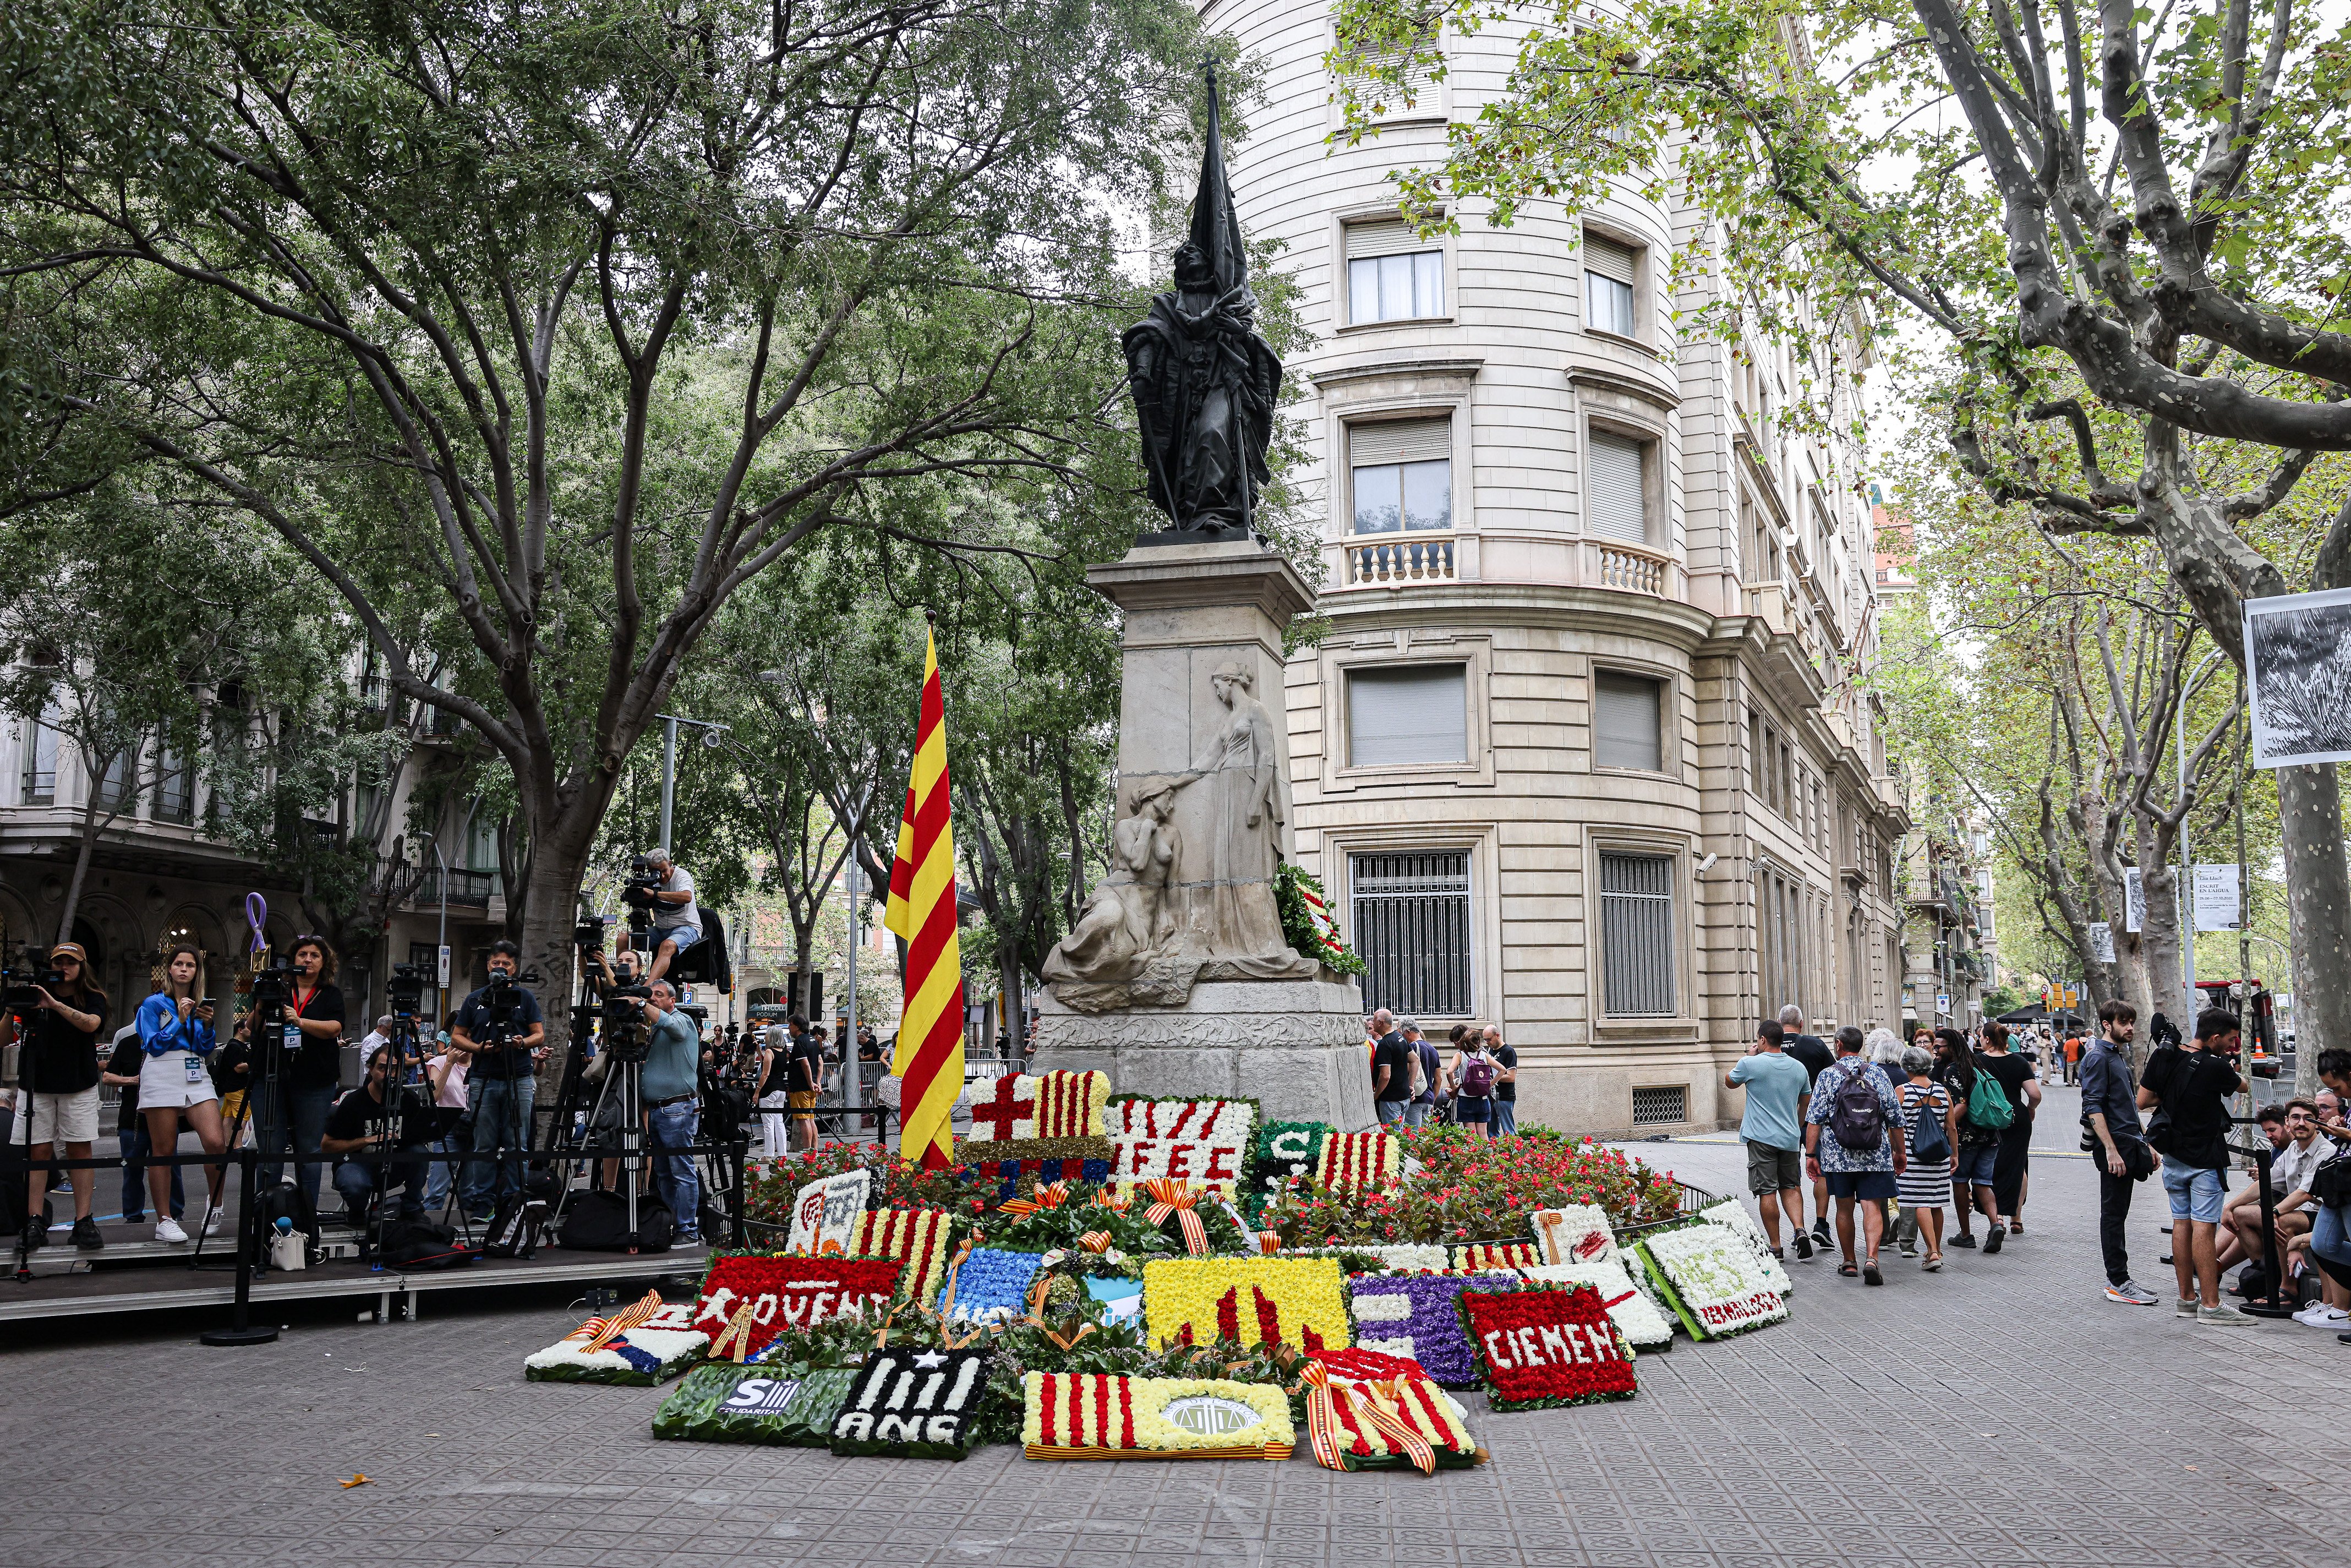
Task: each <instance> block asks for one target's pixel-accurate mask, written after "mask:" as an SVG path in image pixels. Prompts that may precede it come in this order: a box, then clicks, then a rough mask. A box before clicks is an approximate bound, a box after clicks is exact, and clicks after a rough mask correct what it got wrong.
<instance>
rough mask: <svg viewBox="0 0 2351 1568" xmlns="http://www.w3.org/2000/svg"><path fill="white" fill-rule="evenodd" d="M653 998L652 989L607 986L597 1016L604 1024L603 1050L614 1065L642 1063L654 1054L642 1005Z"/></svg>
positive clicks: (602, 1031)
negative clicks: (639, 1004)
mask: <svg viewBox="0 0 2351 1568" xmlns="http://www.w3.org/2000/svg"><path fill="white" fill-rule="evenodd" d="M652 996H653V988H652V987H651V986H608V987H606V988H604V1005H603V1008H602V1009H601V1011H600V1012H599V1013H598V1015H597V1016H598V1018H599V1019H601V1021H602V1023H603V1026H604V1027H603V1029H602V1030H601V1034H600V1037H599V1038H600V1040H601V1049H602V1050H603V1051H604V1052H605V1053H606V1054H608V1055H609V1056H611V1059H612V1060H613V1061H643V1060H644V1059H645V1057H646V1056H647V1055H648V1054H649V1053H650V1052H651V1051H652V1050H653V1037H652V1035H651V1034H650V1033H649V1032H648V1031H647V1030H646V1029H645V1015H644V1009H642V1008H640V1007H638V1006H637V1004H638V1003H639V1002H641V1001H644V1000H647V999H649V998H651V997H652Z"/></svg>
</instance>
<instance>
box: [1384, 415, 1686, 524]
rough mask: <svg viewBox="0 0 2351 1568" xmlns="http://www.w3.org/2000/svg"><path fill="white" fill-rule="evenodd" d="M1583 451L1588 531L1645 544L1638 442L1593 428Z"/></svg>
mask: <svg viewBox="0 0 2351 1568" xmlns="http://www.w3.org/2000/svg"><path fill="white" fill-rule="evenodd" d="M1587 452H1588V454H1589V458H1590V465H1591V469H1592V473H1591V476H1590V481H1589V486H1588V487H1589V490H1590V493H1591V497H1592V518H1591V530H1590V531H1591V532H1593V533H1594V534H1597V535H1599V536H1600V537H1601V538H1611V539H1623V540H1624V541H1625V543H1627V544H1636V545H1646V544H1647V543H1648V542H1649V519H1648V507H1647V506H1646V503H1645V500H1644V498H1643V496H1642V493H1641V444H1640V443H1639V442H1637V441H1635V440H1633V439H1632V438H1631V437H1630V436H1624V435H1617V434H1612V433H1611V432H1608V431H1604V430H1595V431H1593V433H1592V439H1591V441H1590V443H1589V444H1588V446H1587ZM1357 461H1358V462H1360V461H1362V460H1361V459H1360V458H1359V459H1357Z"/></svg>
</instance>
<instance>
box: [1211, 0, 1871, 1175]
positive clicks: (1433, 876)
mask: <svg viewBox="0 0 2351 1568" xmlns="http://www.w3.org/2000/svg"><path fill="white" fill-rule="evenodd" d="M1203 16H1204V17H1205V19H1206V21H1207V25H1208V26H1210V27H1211V28H1213V29H1215V30H1217V31H1220V32H1227V33H1229V34H1231V35H1233V36H1234V37H1237V38H1238V41H1239V43H1240V45H1241V47H1242V49H1243V51H1244V52H1245V53H1246V54H1247V55H1248V56H1249V57H1252V58H1254V59H1255V60H1257V61H1259V63H1261V64H1262V65H1263V67H1264V68H1266V72H1267V75H1266V97H1265V99H1264V100H1263V101H1262V102H1261V103H1259V104H1258V105H1257V106H1256V107H1255V109H1254V110H1253V112H1252V113H1251V115H1250V117H1249V136H1248V137H1247V139H1246V140H1244V141H1242V142H1240V143H1239V144H1238V147H1237V148H1236V149H1235V151H1234V154H1233V159H1232V163H1231V170H1232V178H1233V185H1234V190H1235V193H1236V196H1237V199H1238V203H1239V205H1240V211H1241V218H1242V223H1243V226H1244V228H1245V230H1246V231H1247V232H1248V234H1249V235H1250V236H1251V238H1252V240H1253V241H1255V240H1258V239H1262V238H1268V237H1271V238H1277V239H1279V240H1280V241H1281V242H1282V243H1283V246H1284V250H1283V252H1282V255H1281V256H1280V261H1279V263H1278V264H1277V265H1279V266H1280V267H1283V268H1284V269H1286V270H1288V271H1289V272H1290V273H1291V274H1292V276H1293V277H1295V278H1296V280H1297V282H1298V284H1299V285H1300V286H1301V293H1302V297H1303V298H1302V301H1301V303H1302V307H1303V311H1304V316H1305V320H1306V324H1307V325H1308V327H1309V328H1310V329H1311V330H1312V332H1313V334H1314V344H1313V347H1312V348H1311V350H1309V351H1307V352H1306V353H1304V354H1302V355H1300V356H1298V357H1296V358H1295V359H1294V360H1293V361H1292V362H1291V363H1290V366H1289V367H1288V371H1289V376H1290V382H1289V385H1290V397H1291V398H1292V400H1293V401H1292V402H1291V404H1290V412H1291V413H1293V414H1294V415H1296V416H1298V417H1299V418H1301V420H1302V421H1303V422H1304V424H1305V427H1306V430H1307V434H1308V441H1309V446H1310V449H1311V453H1312V455H1313V461H1312V463H1311V467H1310V469H1309V471H1308V472H1307V473H1306V474H1305V476H1303V478H1304V493H1305V495H1306V496H1307V497H1309V500H1310V503H1311V505H1312V506H1313V507H1315V508H1316V509H1317V510H1319V512H1320V513H1321V516H1322V530H1323V538H1324V547H1323V570H1324V580H1323V582H1322V585H1321V589H1322V591H1321V600H1320V605H1319V609H1320V612H1321V613H1322V615H1323V616H1324V617H1326V618H1327V621H1328V623H1329V631H1328V635H1327V636H1325V637H1324V638H1323V639H1322V641H1321V643H1320V644H1319V645H1318V646H1316V647H1313V648H1311V649H1310V650H1306V651H1303V652H1301V653H1298V654H1297V655H1295V656H1294V657H1293V658H1292V659H1291V660H1290V663H1289V665H1288V669H1287V685H1288V712H1289V727H1290V754H1291V755H1290V769H1291V776H1292V789H1293V796H1294V809H1293V813H1292V815H1293V823H1292V829H1293V836H1294V839H1295V852H1296V854H1297V856H1298V857H1299V859H1300V860H1301V863H1303V864H1304V865H1305V866H1306V867H1307V869H1309V870H1311V871H1312V872H1314V873H1316V874H1317V875H1319V876H1320V877H1321V878H1322V881H1323V883H1324V884H1325V887H1326V889H1327V890H1328V891H1329V892H1330V893H1331V894H1332V895H1333V897H1334V902H1335V906H1336V907H1337V908H1338V909H1339V910H1340V912H1341V915H1342V919H1343V924H1344V925H1345V928H1346V933H1347V935H1348V936H1349V938H1350V940H1352V941H1353V942H1354V943H1355V944H1356V945H1357V946H1358V947H1359V948H1360V949H1361V950H1363V951H1364V955H1365V956H1366V958H1367V959H1368V960H1369V962H1370V963H1371V966H1372V968H1371V973H1370V974H1369V975H1368V976H1366V977H1365V993H1366V1000H1367V1003H1368V1004H1369V1005H1375V1006H1376V1005H1382V1004H1384V1005H1387V1006H1389V1007H1392V1008H1394V1009H1396V1010H1397V1011H1399V1012H1404V1013H1410V1014H1413V1015H1415V1016H1416V1017H1418V1018H1419V1019H1421V1021H1422V1023H1423V1024H1424V1026H1426V1028H1427V1029H1428V1030H1429V1033H1430V1035H1431V1037H1432V1038H1434V1039H1437V1040H1443V1039H1444V1037H1445V1034H1446V1032H1447V1028H1448V1026H1449V1025H1451V1024H1452V1023H1454V1022H1457V1021H1465V1022H1478V1023H1489V1022H1492V1023H1499V1025H1500V1026H1501V1029H1502V1030H1503V1034H1504V1037H1505V1038H1506V1039H1507V1040H1510V1042H1511V1043H1512V1044H1513V1045H1514V1046H1515V1047H1517V1049H1518V1051H1519V1052H1520V1079H1519V1094H1518V1101H1519V1114H1520V1119H1521V1120H1522V1121H1527V1122H1541V1123H1545V1124H1551V1125H1554V1126H1559V1127H1562V1128H1566V1129H1569V1130H1572V1131H1576V1132H1590V1133H1611V1134H1623V1133H1627V1132H1633V1131H1638V1132H1643V1133H1646V1132H1650V1131H1675V1130H1687V1129H1689V1128H1692V1127H1712V1126H1715V1125H1718V1124H1721V1123H1723V1122H1724V1121H1725V1120H1726V1119H1730V1118H1735V1116H1736V1115H1737V1113H1738V1103H1737V1102H1738V1096H1737V1095H1735V1094H1733V1093H1730V1092H1726V1091H1724V1090H1723V1089H1722V1087H1721V1074H1722V1071H1723V1069H1724V1068H1725V1067H1726V1066H1727V1065H1728V1064H1729V1062H1730V1061H1732V1060H1733V1059H1734V1058H1735V1057H1736V1056H1737V1055H1738V1054H1740V1052H1741V1051H1744V1050H1745V1049H1746V1048H1747V1045H1748V1044H1749V1042H1750V1040H1752V1038H1753V1032H1754V1024H1755V1021H1756V1019H1757V1018H1758V1016H1759V1015H1761V1014H1762V1013H1765V1012H1776V1010H1777V1009H1779V1007H1780V1006H1781V1005H1782V1003H1784V1002H1788V1001H1793V1002H1795V1003H1797V1004H1798V1005H1799V1006H1801V1007H1802V1009H1804V1011H1805V1013H1806V1015H1807V1017H1808V1018H1809V1019H1813V1020H1814V1022H1815V1023H1816V1024H1817V1025H1819V1026H1821V1027H1826V1026H1828V1025H1830V1024H1832V1023H1844V1022H1854V1023H1859V1024H1862V1025H1865V1026H1871V1025H1876V1024H1878V1023H1895V1022H1898V1021H1899V1003H1900V991H1901V988H1902V985H1903V980H1904V975H1903V967H1902V955H1901V950H1900V945H1899V936H1898V933H1899V930H1900V919H1901V916H1900V906H1899V904H1898V902H1896V899H1897V898H1898V895H1897V894H1896V893H1895V891H1894V889H1893V887H1892V885H1891V884H1892V882H1893V865H1892V859H1893V854H1894V850H1895V846H1896V844H1897V843H1898V841H1900V839H1901V836H1902V833H1903V831H1904V829H1905V827H1906V826H1907V820H1906V817H1905V814H1904V807H1903V802H1902V800H1901V799H1900V797H1899V795H1898V793H1897V791H1896V788H1895V785H1894V783H1893V781H1892V779H1890V777H1889V776H1888V774H1887V770H1886V757H1885V750H1884V746H1883V743H1882V741H1881V740H1880V738H1879V736H1878V716H1877V714H1876V712H1875V710H1874V709H1873V707H1872V705H1871V703H1870V700H1869V699H1868V697H1867V696H1866V695H1865V689H1864V684H1863V683H1862V681H1861V680H1860V679H1859V676H1860V674H1861V673H1862V672H1863V671H1864V670H1865V668H1866V666H1867V664H1868V663H1869V661H1870V659H1871V656H1872V652H1873V648H1874V632H1873V611H1872V605H1873V600H1874V595H1873V593H1872V584H1871V574H1872V569H1873V564H1874V562H1873V557H1872V548H1871V547H1872V541H1871V538H1870V536H1869V533H1868V529H1867V521H1866V513H1865V507H1864V506H1863V501H1862V497H1861V494H1860V493H1859V490H1860V482H1861V478H1862V476H1860V475H1859V474H1858V473H1857V472H1856V465H1855V460H1854V458H1853V456H1852V455H1851V454H1850V453H1849V452H1846V451H1843V450H1840V449H1839V448H1837V447H1835V446H1833V445H1829V444H1822V443H1820V442H1816V441H1812V440H1809V439H1804V438H1802V437H1800V436H1799V435H1798V434H1795V433H1794V432H1793V430H1792V427H1791V426H1790V425H1789V423H1788V422H1786V421H1784V420H1783V419H1782V417H1781V413H1782V411H1783V410H1785V409H1787V408H1789V407H1790V406H1792V404H1793V402H1795V401H1796V398H1797V396H1798V395H1799V387H1800V384H1801V382H1802V368H1801V367H1799V366H1797V365H1794V364H1792V362H1791V356H1790V354H1789V352H1788V350H1786V349H1785V348H1784V347H1782V346H1781V345H1778V344H1774V343H1771V342H1765V341H1760V340H1750V341H1746V342H1743V343H1741V344H1740V345H1739V350H1740V351H1739V352H1737V353H1734V352H1733V351H1732V350H1731V349H1730V348H1729V347H1727V346H1726V345H1724V344H1721V343H1719V342H1715V341H1712V340H1705V339H1699V338H1690V337H1677V335H1676V333H1675V331H1674V329H1673V326H1672V321H1673V319H1674V310H1675V307H1676V306H1677V304H1679V305H1682V306H1685V307H1687V306H1688V305H1690V304H1693V303H1695V300H1694V299H1692V298H1683V299H1680V300H1677V299H1676V298H1673V296H1672V295H1671V294H1670V293H1669V292H1668V289H1667V277H1666V275H1667V267H1666V258H1667V255H1668V253H1669V247H1675V246H1689V245H1691V244H1693V243H1694V242H1696V243H1699V244H1702V243H1703V241H1704V239H1705V235H1703V234H1702V233H1700V232H1698V230H1697V228H1696V226H1695V225H1697V224H1698V218H1697V216H1696V215H1695V214H1691V213H1688V212H1684V211H1678V210H1675V209H1672V208H1667V207H1661V206H1657V205H1654V204H1649V203H1646V202H1645V201H1643V200H1642V199H1640V198H1639V197H1638V195H1637V194H1636V193H1632V192H1630V191H1627V192H1625V193H1624V194H1622V195H1621V196H1620V197H1618V198H1617V199H1615V200H1613V201H1611V202H1610V203H1608V204H1606V205H1605V207H1604V208H1603V209H1602V210H1598V211H1593V212H1589V213H1582V214H1565V213H1562V212H1560V211H1558V210H1557V209H1556V208H1555V207H1554V208H1552V209H1551V210H1548V211H1537V212H1531V213H1529V214H1527V215H1525V216H1524V217H1522V218H1521V219H1520V222H1519V223H1518V225H1516V226H1515V227H1513V228H1510V229H1507V230H1505V229H1494V228H1490V227H1489V226H1488V225H1485V224H1484V223H1483V221H1482V220H1481V219H1479V218H1478V217H1477V216H1475V215H1474V214H1472V215H1469V216H1467V217H1465V219H1464V222H1463V224H1462V232H1461V233H1460V235H1458V236H1453V237H1447V238H1442V239H1438V240H1432V241H1422V240H1419V239H1417V238H1416V237H1415V236H1414V235H1413V234H1412V233H1411V232H1410V231H1409V230H1407V229H1406V228H1405V226H1404V225H1402V224H1401V222H1400V221H1399V220H1398V214H1397V211H1396V206H1395V193H1394V191H1393V189H1392V187H1391V186H1390V185H1389V183H1387V181H1386V180H1385V179H1384V174H1385V172H1386V171H1388V170H1390V169H1394V168H1395V167H1397V166H1399V165H1401V164H1405V163H1408V162H1415V161H1422V160H1426V161H1434V160H1435V159H1437V157H1439V156H1441V151H1442V147H1443V142H1444V136H1445V126H1446V123H1447V120H1457V119H1466V118H1468V116H1471V115H1474V114H1475V113H1476V111H1477V109H1478V105H1479V101H1480V96H1481V94H1484V93H1487V92H1490V91H1492V90H1494V89H1496V88H1498V87H1499V84H1500V82H1501V79H1502V77H1503V73H1504V71H1505V70H1506V68H1507V66H1508V63H1509V59H1510V49H1511V48H1512V47H1513V45H1512V41H1511V39H1510V37H1509V35H1508V34H1506V33H1504V32H1501V31H1499V30H1497V31H1493V32H1489V33H1487V34H1483V35H1480V36H1479V37H1472V38H1469V39H1467V40H1455V39H1448V40H1447V71H1448V75H1447V80H1446V81H1445V82H1444V83H1443V84H1442V85H1441V86H1437V87H1432V88H1430V89H1427V91H1426V93H1425V94H1424V95H1423V96H1422V98H1421V99H1420V101H1419V103H1418V104H1417V105H1416V107H1415V108H1414V109H1412V110H1401V111H1399V112H1398V113H1396V114H1395V115H1394V116H1392V117H1391V118H1390V120H1389V121H1388V122H1387V123H1386V124H1385V125H1384V127H1383V133H1382V134H1381V135H1380V136H1379V137H1377V138H1375V139H1374V140H1372V141H1367V142H1365V143H1364V145H1362V146H1360V147H1358V148H1355V149H1353V150H1350V149H1347V148H1344V147H1343V146H1339V145H1337V144H1335V143H1332V142H1331V141H1329V140H1328V136H1329V133H1330V132H1331V131H1332V130H1333V129H1334V128H1335V127H1336V126H1337V124H1338V118H1337V117H1338V110H1336V108H1335V107H1333V106H1332V104H1331V103H1330V101H1329V99H1330V95H1331V88H1332V82H1331V79H1330V78H1329V76H1328V74H1327V71H1326V68H1325V63H1324V57H1325V53H1326V51H1327V50H1328V48H1329V47H1330V43H1331V15H1330V10H1329V8H1328V7H1326V6H1324V5H1276V4H1272V3H1271V0H1215V3H1214V4H1211V5H1207V6H1206V7H1205V8H1204V11H1203ZM1842 326H1843V329H1844V331H1845V333H1846V343H1847V349H1848V352H1849V355H1850V359H1849V361H1848V362H1849V363H1855V364H1866V362H1867V360H1866V343H1865V332H1864V330H1863V329H1864V327H1865V323H1862V322H1859V321H1856V320H1848V321H1846V322H1844V323H1843V324H1842ZM1813 376H1814V379H1815V380H1816V381H1818V382H1823V383H1825V382H1826V381H1827V380H1828V378H1827V377H1826V376H1825V375H1824V374H1822V373H1820V372H1818V371H1815V372H1813ZM1836 395H1837V396H1838V397H1839V398H1840V399H1843V398H1845V397H1847V396H1849V395H1850V392H1849V389H1840V391H1839V392H1837V393H1836ZM1830 413H1831V415H1832V419H1831V424H1832V427H1834V425H1835V424H1836V423H1838V422H1840V421H1844V422H1849V421H1850V420H1851V419H1852V418H1853V417H1854V415H1855V409H1854V407H1853V406H1852V405H1851V404H1850V403H1849V402H1840V403H1839V404H1838V406H1836V407H1835V408H1834V409H1832V410H1830Z"/></svg>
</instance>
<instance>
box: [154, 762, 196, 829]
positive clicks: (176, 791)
mask: <svg viewBox="0 0 2351 1568" xmlns="http://www.w3.org/2000/svg"><path fill="white" fill-rule="evenodd" d="M155 816H156V820H157V821H165V822H192V821H195V817H196V775H195V770H194V769H193V768H190V767H189V766H188V759H187V758H184V757H183V756H181V755H180V754H179V753H178V752H176V751H174V750H172V748H171V747H168V746H165V747H159V748H158V749H157V751H156V754H155Z"/></svg>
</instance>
